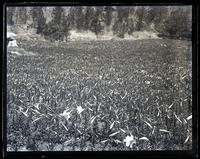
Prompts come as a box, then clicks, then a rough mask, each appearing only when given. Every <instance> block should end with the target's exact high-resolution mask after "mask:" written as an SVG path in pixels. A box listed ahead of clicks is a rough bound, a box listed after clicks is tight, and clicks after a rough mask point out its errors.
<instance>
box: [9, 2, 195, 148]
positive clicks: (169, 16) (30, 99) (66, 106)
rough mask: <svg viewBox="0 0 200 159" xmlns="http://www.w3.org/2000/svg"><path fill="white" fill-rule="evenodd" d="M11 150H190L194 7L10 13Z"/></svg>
mask: <svg viewBox="0 0 200 159" xmlns="http://www.w3.org/2000/svg"><path fill="white" fill-rule="evenodd" d="M6 21H7V23H6V47H7V49H6V50H7V51H6V56H7V58H6V64H7V68H6V69H7V77H6V78H7V79H6V81H7V85H6V90H7V94H6V98H7V99H6V100H7V101H6V109H7V110H6V121H7V123H6V124H7V129H6V132H7V133H6V136H7V145H6V147H7V151H8V152H13V151H15V152H16V151H17V152H20V151H141V150H142V151H155V150H191V149H192V40H191V38H192V6H189V5H185V6H167V5H166V6H142V5H141V6H7V7H6Z"/></svg>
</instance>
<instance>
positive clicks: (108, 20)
mask: <svg viewBox="0 0 200 159" xmlns="http://www.w3.org/2000/svg"><path fill="white" fill-rule="evenodd" d="M105 11H106V14H105V23H106V25H107V26H109V25H110V24H111V20H112V7H111V6H106V7H105Z"/></svg>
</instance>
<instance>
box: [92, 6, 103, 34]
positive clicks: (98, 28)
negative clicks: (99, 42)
mask: <svg viewBox="0 0 200 159" xmlns="http://www.w3.org/2000/svg"><path fill="white" fill-rule="evenodd" d="M101 11H102V8H97V10H96V13H95V16H94V17H93V19H92V22H91V31H92V32H94V33H95V34H96V35H98V34H100V33H101V32H102V31H103V25H102V23H101V22H102V17H101V16H102V15H101V13H102V12H101Z"/></svg>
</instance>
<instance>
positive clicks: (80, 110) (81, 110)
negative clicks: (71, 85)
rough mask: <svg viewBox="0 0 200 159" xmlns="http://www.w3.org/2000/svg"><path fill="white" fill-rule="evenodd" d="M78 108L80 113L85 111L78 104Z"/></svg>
mask: <svg viewBox="0 0 200 159" xmlns="http://www.w3.org/2000/svg"><path fill="white" fill-rule="evenodd" d="M76 110H77V112H78V114H81V113H82V112H83V111H84V109H83V108H82V107H81V106H78V107H77V108H76Z"/></svg>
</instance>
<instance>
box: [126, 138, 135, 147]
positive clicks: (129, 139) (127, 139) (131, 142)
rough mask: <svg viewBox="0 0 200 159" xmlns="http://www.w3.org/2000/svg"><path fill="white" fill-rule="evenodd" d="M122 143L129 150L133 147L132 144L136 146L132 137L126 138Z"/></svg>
mask: <svg viewBox="0 0 200 159" xmlns="http://www.w3.org/2000/svg"><path fill="white" fill-rule="evenodd" d="M124 142H125V143H126V146H127V147H130V148H132V147H133V144H136V140H135V139H134V137H133V136H132V135H131V136H127V137H126V138H125V139H124Z"/></svg>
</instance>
